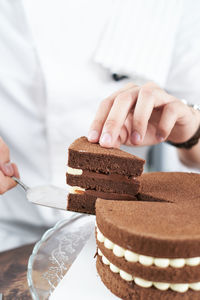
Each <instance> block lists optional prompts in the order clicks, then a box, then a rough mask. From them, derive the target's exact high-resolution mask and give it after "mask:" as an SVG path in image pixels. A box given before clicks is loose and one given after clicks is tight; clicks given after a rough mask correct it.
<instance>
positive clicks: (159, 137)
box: [156, 133, 165, 143]
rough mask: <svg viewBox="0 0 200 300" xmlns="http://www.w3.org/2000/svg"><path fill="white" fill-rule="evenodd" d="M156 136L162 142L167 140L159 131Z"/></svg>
mask: <svg viewBox="0 0 200 300" xmlns="http://www.w3.org/2000/svg"><path fill="white" fill-rule="evenodd" d="M156 138H157V140H158V141H159V142H160V143H162V142H164V140H165V139H164V137H163V136H162V135H161V134H159V133H157V134H156Z"/></svg>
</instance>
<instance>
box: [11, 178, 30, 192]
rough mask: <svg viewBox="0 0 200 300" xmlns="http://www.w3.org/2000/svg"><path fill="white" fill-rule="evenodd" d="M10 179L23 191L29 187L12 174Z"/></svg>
mask: <svg viewBox="0 0 200 300" xmlns="http://www.w3.org/2000/svg"><path fill="white" fill-rule="evenodd" d="M12 179H13V180H15V181H16V182H17V183H18V184H19V185H20V186H21V187H22V188H23V189H24V190H25V191H27V190H28V189H29V187H28V186H27V185H26V184H24V183H23V182H22V181H21V180H20V179H19V178H17V177H15V176H12Z"/></svg>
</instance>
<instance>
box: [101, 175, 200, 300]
mask: <svg viewBox="0 0 200 300" xmlns="http://www.w3.org/2000/svg"><path fill="white" fill-rule="evenodd" d="M137 197H139V198H140V201H123V202H122V201H112V200H110V201H105V200H102V199H97V201H96V222H97V228H96V240H97V246H98V255H97V271H98V273H99V275H100V277H101V279H102V281H103V282H104V284H105V285H106V286H107V287H108V288H109V289H110V290H111V291H112V292H113V293H114V294H115V295H117V296H119V297H120V298H122V299H126V300H134V299H135V300H139V299H145V300H146V299H155V300H157V299H159V300H160V299H162V300H163V299H164V300H168V299H170V300H171V299H177V300H179V299H181V300H182V299H184V300H190V299H192V300H193V299H194V300H195V299H200V174H194V173H149V174H143V175H142V176H141V191H140V193H139V195H138V196H137ZM143 200H144V201H143Z"/></svg>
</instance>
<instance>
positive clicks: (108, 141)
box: [100, 133, 112, 146]
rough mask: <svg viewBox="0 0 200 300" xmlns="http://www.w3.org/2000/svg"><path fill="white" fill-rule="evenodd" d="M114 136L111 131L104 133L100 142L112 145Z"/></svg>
mask: <svg viewBox="0 0 200 300" xmlns="http://www.w3.org/2000/svg"><path fill="white" fill-rule="evenodd" d="M111 142H112V138H111V135H110V134H109V133H104V134H103V136H102V137H101V140H100V143H101V144H103V145H105V146H111Z"/></svg>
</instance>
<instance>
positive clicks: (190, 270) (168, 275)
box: [97, 241, 200, 283]
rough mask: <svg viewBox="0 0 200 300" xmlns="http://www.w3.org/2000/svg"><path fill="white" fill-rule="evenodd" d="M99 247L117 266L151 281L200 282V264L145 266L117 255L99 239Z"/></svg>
mask: <svg viewBox="0 0 200 300" xmlns="http://www.w3.org/2000/svg"><path fill="white" fill-rule="evenodd" d="M97 245H98V248H99V249H100V250H101V252H102V254H103V255H104V256H105V257H106V258H107V259H108V260H109V261H110V262H111V263H112V264H113V265H115V266H116V267H118V268H119V269H121V270H123V271H125V272H127V273H129V274H134V276H136V277H141V278H143V279H146V280H149V281H156V282H168V283H193V282H196V281H198V282H200V265H198V266H194V267H192V266H188V265H185V266H184V267H182V268H174V267H171V266H169V267H167V268H161V267H157V266H155V265H150V266H145V265H143V264H141V263H139V262H128V261H127V260H126V259H125V258H124V257H117V256H116V255H114V254H113V251H112V250H109V249H107V248H105V247H104V245H103V244H102V243H100V242H99V241H97Z"/></svg>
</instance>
